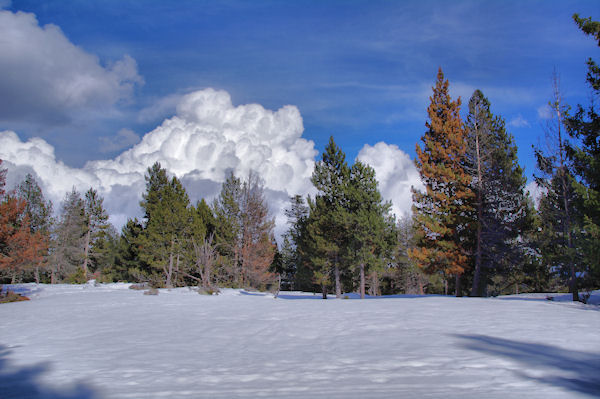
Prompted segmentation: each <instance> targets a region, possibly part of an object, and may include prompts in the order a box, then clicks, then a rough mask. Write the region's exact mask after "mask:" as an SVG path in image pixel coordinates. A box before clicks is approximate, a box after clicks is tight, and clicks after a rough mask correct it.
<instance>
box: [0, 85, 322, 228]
mask: <svg viewBox="0 0 600 399" xmlns="http://www.w3.org/2000/svg"><path fill="white" fill-rule="evenodd" d="M303 130H304V128H303V123H302V117H301V116H300V112H299V111H298V109H297V108H296V107H294V106H284V107H282V108H281V109H279V110H277V111H272V110H267V109H265V108H263V107H262V106H260V105H258V104H248V105H239V106H234V105H233V104H232V103H231V98H230V96H229V94H228V93H227V92H225V91H218V90H213V89H206V90H201V91H196V92H193V93H190V94H188V95H186V96H183V97H182V99H181V101H180V103H179V104H178V106H177V114H176V115H175V116H173V117H171V118H169V119H166V120H164V121H163V123H162V124H161V125H160V126H158V127H156V128H155V129H154V130H153V131H151V132H149V133H147V134H146V135H145V136H144V137H143V138H142V140H141V141H140V142H139V143H138V144H136V145H135V146H134V147H133V148H131V149H129V150H127V151H125V152H123V153H122V154H121V155H119V156H117V157H116V158H114V159H109V160H100V161H91V162H88V163H87V164H86V165H85V166H84V167H83V168H81V169H76V168H70V167H68V166H66V165H65V164H64V163H62V162H61V161H59V160H57V159H56V157H55V154H54V148H53V147H52V146H51V145H49V144H48V143H47V142H46V141H44V140H42V139H40V138H34V139H30V140H28V141H27V142H22V141H21V140H20V139H19V137H18V136H17V134H16V133H14V132H11V131H4V132H0V159H3V160H5V161H6V163H5V164H4V166H7V167H8V169H9V174H17V175H19V174H20V175H24V173H26V172H29V171H32V172H33V173H35V176H36V177H37V178H38V179H39V181H40V183H41V186H42V188H43V190H44V192H45V193H46V195H47V196H48V198H50V199H52V201H53V202H54V203H55V204H56V205H58V204H59V203H60V201H61V200H62V198H63V197H64V194H65V193H66V192H67V191H68V190H70V189H71V187H73V186H75V187H76V188H77V189H78V190H79V191H82V192H83V191H86V190H87V189H88V188H89V187H95V188H96V189H98V190H99V192H100V193H101V194H102V195H103V196H104V198H105V204H106V207H107V209H108V210H109V213H110V214H111V218H112V219H111V220H112V222H113V223H114V224H115V225H117V226H120V225H122V224H123V223H124V222H125V221H126V220H127V217H132V216H139V214H140V209H139V201H140V199H141V195H142V193H143V191H144V187H145V181H144V174H145V173H146V170H147V168H148V167H149V166H151V165H152V164H154V163H155V162H160V163H161V165H162V166H163V167H164V168H166V169H167V170H168V171H169V172H170V173H172V174H174V175H176V176H178V177H179V178H180V179H181V180H182V181H183V183H184V185H185V186H186V188H187V190H188V192H189V193H190V196H191V197H192V200H197V199H200V198H208V199H210V198H212V197H214V196H215V195H216V194H217V193H218V192H219V189H220V184H221V183H222V182H223V181H224V180H225V178H226V176H227V174H228V173H229V171H233V172H234V173H235V174H236V175H237V176H239V177H245V176H247V175H248V173H249V172H250V170H254V171H256V172H258V173H259V174H260V176H261V177H262V178H263V179H264V182H265V188H266V191H267V197H268V199H269V200H270V206H271V209H272V213H273V216H275V217H276V218H277V221H278V225H279V226H280V227H279V228H278V230H279V231H278V232H281V228H282V227H283V226H282V225H283V223H284V219H283V218H282V215H283V208H285V206H287V197H288V196H290V195H294V194H303V195H304V194H306V193H308V192H310V191H311V189H312V185H311V183H310V176H311V174H312V171H313V167H314V158H315V156H316V155H317V151H316V150H315V148H314V143H313V142H312V141H308V140H306V139H304V138H302V133H303ZM123 136H124V137H125V138H127V137H132V136H131V134H128V133H125V134H124V135H123ZM19 171H20V173H19Z"/></svg>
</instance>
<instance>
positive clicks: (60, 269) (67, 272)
mask: <svg viewBox="0 0 600 399" xmlns="http://www.w3.org/2000/svg"><path fill="white" fill-rule="evenodd" d="M85 232H86V218H85V208H84V202H83V200H82V199H81V194H80V193H79V192H78V191H77V190H76V189H75V187H73V189H72V190H71V191H70V192H68V193H67V194H66V195H65V198H64V200H63V202H62V205H61V211H60V216H59V220H58V223H57V224H56V227H55V229H54V231H53V233H52V243H51V245H52V249H51V263H52V270H51V282H52V283H57V282H58V280H59V279H63V278H65V277H68V276H69V277H70V278H71V280H72V281H73V282H84V278H83V277H84V276H78V275H77V270H81V268H80V267H81V265H82V264H83V257H84V252H83V247H84V237H85Z"/></svg>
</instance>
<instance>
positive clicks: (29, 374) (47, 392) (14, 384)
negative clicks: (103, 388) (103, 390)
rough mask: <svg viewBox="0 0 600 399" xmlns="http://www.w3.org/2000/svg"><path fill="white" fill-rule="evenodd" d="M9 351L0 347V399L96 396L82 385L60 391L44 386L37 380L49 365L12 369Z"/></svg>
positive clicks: (88, 398)
mask: <svg viewBox="0 0 600 399" xmlns="http://www.w3.org/2000/svg"><path fill="white" fill-rule="evenodd" d="M9 354H10V349H8V348H7V347H6V346H4V345H0V397H1V398H2V399H13V398H14V399H17V398H18V399H41V398H44V399H93V398H96V397H97V395H96V394H95V393H94V391H93V390H92V389H91V388H90V387H88V386H86V385H84V384H76V385H72V386H69V387H66V388H64V389H61V390H57V389H55V388H50V387H47V386H44V384H42V383H41V382H40V381H39V380H38V379H39V378H40V377H41V376H42V375H43V374H44V373H46V372H47V371H48V370H49V369H50V365H49V363H46V362H44V363H38V364H36V365H33V366H26V367H20V368H19V367H14V366H11V365H10V364H9V362H8V355H9Z"/></svg>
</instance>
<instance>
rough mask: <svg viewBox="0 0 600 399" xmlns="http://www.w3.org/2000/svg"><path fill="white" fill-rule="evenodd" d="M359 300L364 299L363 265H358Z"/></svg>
mask: <svg viewBox="0 0 600 399" xmlns="http://www.w3.org/2000/svg"><path fill="white" fill-rule="evenodd" d="M360 299H365V264H364V263H362V262H361V264H360Z"/></svg>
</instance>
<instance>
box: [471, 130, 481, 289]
mask: <svg viewBox="0 0 600 399" xmlns="http://www.w3.org/2000/svg"><path fill="white" fill-rule="evenodd" d="M475 149H476V152H477V238H476V239H477V249H476V251H475V273H474V275H473V287H472V289H471V296H481V288H480V284H479V281H480V278H481V223H482V220H483V194H482V193H483V182H482V173H481V153H480V151H479V134H476V135H475Z"/></svg>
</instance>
